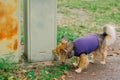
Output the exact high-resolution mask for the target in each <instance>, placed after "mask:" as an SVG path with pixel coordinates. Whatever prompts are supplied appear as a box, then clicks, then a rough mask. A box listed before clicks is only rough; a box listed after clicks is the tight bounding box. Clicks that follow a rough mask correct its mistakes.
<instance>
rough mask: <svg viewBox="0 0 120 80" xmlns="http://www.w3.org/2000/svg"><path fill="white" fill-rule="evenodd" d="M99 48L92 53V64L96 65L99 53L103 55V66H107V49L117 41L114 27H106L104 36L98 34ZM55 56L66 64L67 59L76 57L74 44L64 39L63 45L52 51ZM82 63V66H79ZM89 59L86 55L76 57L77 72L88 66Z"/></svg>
mask: <svg viewBox="0 0 120 80" xmlns="http://www.w3.org/2000/svg"><path fill="white" fill-rule="evenodd" d="M96 35H97V38H98V41H99V46H98V48H97V49H96V50H95V51H93V52H92V56H93V57H92V60H91V61H90V62H92V63H94V62H95V60H96V56H97V54H98V53H100V54H101V56H102V57H101V64H106V57H107V47H108V46H109V45H111V44H112V43H113V42H114V41H115V40H116V34H115V28H114V26H113V25H109V24H107V25H105V26H104V28H103V33H102V34H96ZM52 52H53V54H54V55H57V56H58V57H59V58H60V61H61V62H62V63H64V62H65V61H66V59H68V58H71V57H72V56H74V44H73V42H68V41H67V39H66V37H62V39H61V43H60V44H59V45H58V46H57V47H56V48H55V49H54V50H53V51H52ZM79 62H80V64H79ZM88 63H89V61H88V57H87V55H86V54H85V53H82V54H81V55H80V56H79V57H76V62H75V63H73V65H74V66H78V69H76V70H75V72H77V73H80V72H81V71H82V70H83V69H85V68H87V66H88Z"/></svg>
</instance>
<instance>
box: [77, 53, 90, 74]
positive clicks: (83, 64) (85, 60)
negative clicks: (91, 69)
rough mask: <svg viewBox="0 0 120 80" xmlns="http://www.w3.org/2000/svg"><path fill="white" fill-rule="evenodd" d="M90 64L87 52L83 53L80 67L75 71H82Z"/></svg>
mask: <svg viewBox="0 0 120 80" xmlns="http://www.w3.org/2000/svg"><path fill="white" fill-rule="evenodd" d="M87 65H88V57H87V55H86V54H85V53H82V54H81V55H80V64H79V67H78V69H76V70H75V72H77V73H80V72H81V71H82V70H83V69H84V68H86V67H87Z"/></svg>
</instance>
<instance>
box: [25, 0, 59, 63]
mask: <svg viewBox="0 0 120 80" xmlns="http://www.w3.org/2000/svg"><path fill="white" fill-rule="evenodd" d="M24 3H25V5H24V21H25V23H24V24H25V53H26V55H27V57H28V60H29V61H30V62H36V61H48V60H52V59H53V56H52V49H53V48H54V47H55V45H56V32H57V31H56V7H57V6H56V5H57V4H56V0H24Z"/></svg>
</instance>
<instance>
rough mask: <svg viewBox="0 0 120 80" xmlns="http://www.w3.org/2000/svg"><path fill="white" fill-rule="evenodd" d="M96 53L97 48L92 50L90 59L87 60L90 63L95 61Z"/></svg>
mask: <svg viewBox="0 0 120 80" xmlns="http://www.w3.org/2000/svg"><path fill="white" fill-rule="evenodd" d="M97 53H98V51H97V50H96V51H94V52H92V59H91V60H89V62H90V63H94V62H95V60H96V56H97Z"/></svg>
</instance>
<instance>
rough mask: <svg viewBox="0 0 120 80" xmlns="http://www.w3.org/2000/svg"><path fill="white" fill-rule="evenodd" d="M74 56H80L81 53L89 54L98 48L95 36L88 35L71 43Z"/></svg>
mask: <svg viewBox="0 0 120 80" xmlns="http://www.w3.org/2000/svg"><path fill="white" fill-rule="evenodd" d="M73 43H74V51H75V54H74V55H75V56H80V54H81V53H86V54H89V53H91V52H92V51H94V50H95V49H97V48H98V45H99V42H98V39H97V36H96V35H89V36H85V37H81V38H77V39H75V40H74V41H73Z"/></svg>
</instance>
